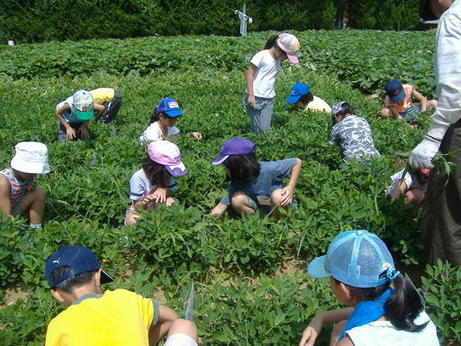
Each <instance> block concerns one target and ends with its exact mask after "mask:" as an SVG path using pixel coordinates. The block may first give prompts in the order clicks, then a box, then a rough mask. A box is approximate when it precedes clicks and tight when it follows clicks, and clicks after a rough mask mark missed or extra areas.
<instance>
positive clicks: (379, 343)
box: [299, 231, 439, 346]
mask: <svg viewBox="0 0 461 346" xmlns="http://www.w3.org/2000/svg"><path fill="white" fill-rule="evenodd" d="M307 271H308V273H309V275H310V276H312V277H314V278H326V277H329V278H330V286H331V288H332V290H333V292H334V294H335V296H336V299H337V300H338V301H339V302H340V303H341V304H344V305H347V306H350V307H349V308H344V309H338V310H331V311H325V312H321V313H319V314H317V315H316V316H315V317H314V318H313V319H312V320H311V321H310V323H309V325H308V326H307V327H306V329H305V330H304V332H303V334H302V337H301V341H300V343H299V345H300V346H307V345H314V343H315V340H316V338H317V336H318V335H319V334H320V331H321V329H322V327H323V325H324V324H325V323H337V325H336V326H335V327H334V329H333V331H332V334H331V341H330V345H340V346H352V345H355V346H360V345H376V346H388V345H426V346H432V345H434V346H435V345H439V341H438V339H437V331H436V328H435V325H434V323H433V322H432V321H431V319H430V317H429V316H428V315H427V314H426V312H425V311H424V303H423V301H422V298H421V296H420V295H419V293H418V291H417V290H416V287H415V286H414V285H413V283H412V282H411V280H410V279H409V278H408V277H407V276H403V275H402V274H400V272H399V271H397V270H396V269H395V267H394V260H393V259H392V256H391V254H390V252H389V250H388V249H387V247H386V245H385V244H384V242H383V241H382V240H381V239H380V238H379V237H378V236H376V235H375V234H373V233H370V232H368V231H346V232H342V233H340V234H339V235H337V236H336V237H335V238H334V239H333V241H332V242H331V244H330V246H329V247H328V252H327V254H326V255H325V256H322V257H319V258H316V259H314V260H313V261H312V262H310V263H309V266H308V268H307Z"/></svg>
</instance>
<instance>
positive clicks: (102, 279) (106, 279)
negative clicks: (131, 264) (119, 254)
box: [101, 269, 114, 285]
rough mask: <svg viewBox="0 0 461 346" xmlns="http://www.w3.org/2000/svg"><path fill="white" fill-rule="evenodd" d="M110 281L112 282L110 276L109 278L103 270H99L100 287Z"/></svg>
mask: <svg viewBox="0 0 461 346" xmlns="http://www.w3.org/2000/svg"><path fill="white" fill-rule="evenodd" d="M112 281H114V279H113V278H112V276H110V275H109V274H107V273H106V272H105V271H104V270H102V269H101V285H102V284H105V283H108V282H112Z"/></svg>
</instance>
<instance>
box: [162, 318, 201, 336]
mask: <svg viewBox="0 0 461 346" xmlns="http://www.w3.org/2000/svg"><path fill="white" fill-rule="evenodd" d="M177 333H180V334H185V335H188V336H190V337H191V338H192V339H194V340H197V326H196V325H195V323H194V322H192V321H188V320H184V319H182V318H178V319H177V320H174V321H173V323H172V324H171V327H170V330H169V333H168V334H169V335H172V334H177Z"/></svg>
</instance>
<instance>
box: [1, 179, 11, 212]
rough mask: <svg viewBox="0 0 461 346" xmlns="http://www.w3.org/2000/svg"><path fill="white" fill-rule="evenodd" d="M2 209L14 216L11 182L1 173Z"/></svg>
mask: <svg viewBox="0 0 461 346" xmlns="http://www.w3.org/2000/svg"><path fill="white" fill-rule="evenodd" d="M0 211H2V212H4V213H5V214H6V215H8V216H10V217H11V218H13V216H12V215H11V203H10V183H9V181H8V179H7V178H6V177H5V176H4V175H0Z"/></svg>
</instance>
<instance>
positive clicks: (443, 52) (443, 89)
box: [409, 1, 461, 168]
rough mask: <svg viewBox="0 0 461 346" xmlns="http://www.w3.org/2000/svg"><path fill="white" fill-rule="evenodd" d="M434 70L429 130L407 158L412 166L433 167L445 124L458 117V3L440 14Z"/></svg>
mask: <svg viewBox="0 0 461 346" xmlns="http://www.w3.org/2000/svg"><path fill="white" fill-rule="evenodd" d="M436 50H437V51H436V59H435V73H436V77H437V98H438V105H437V108H436V109H435V112H434V114H433V115H432V117H431V122H430V125H429V130H428V131H427V133H426V135H425V136H424V139H423V140H422V142H421V143H420V144H418V145H417V146H416V148H415V149H413V151H412V153H411V156H410V159H409V162H410V165H411V166H413V167H415V168H432V167H433V165H432V162H431V160H432V158H433V157H434V156H435V154H436V153H437V151H438V150H439V147H440V143H441V142H442V139H443V137H444V136H445V132H446V131H447V129H448V127H449V126H450V125H452V124H454V123H456V122H457V121H458V120H459V119H460V118H461V87H460V86H461V3H460V2H459V1H457V2H455V3H454V4H453V5H452V8H451V9H449V10H448V11H447V12H445V14H444V15H443V16H442V17H441V19H440V21H439V27H438V29H437V37H436Z"/></svg>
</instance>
